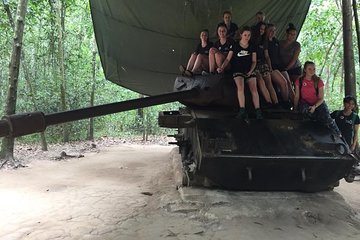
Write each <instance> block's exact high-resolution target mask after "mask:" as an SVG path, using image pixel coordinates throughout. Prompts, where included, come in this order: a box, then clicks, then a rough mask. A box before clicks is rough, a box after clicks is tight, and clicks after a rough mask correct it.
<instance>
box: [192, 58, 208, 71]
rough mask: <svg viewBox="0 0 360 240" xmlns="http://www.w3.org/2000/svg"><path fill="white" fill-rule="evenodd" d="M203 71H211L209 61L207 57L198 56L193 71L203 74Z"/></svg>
mask: <svg viewBox="0 0 360 240" xmlns="http://www.w3.org/2000/svg"><path fill="white" fill-rule="evenodd" d="M203 70H205V71H209V59H208V57H207V56H206V55H203V54H198V55H197V57H196V60H195V64H194V67H193V69H192V70H191V71H192V72H193V73H201V72H202V71H203Z"/></svg>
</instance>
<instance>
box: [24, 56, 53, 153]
mask: <svg viewBox="0 0 360 240" xmlns="http://www.w3.org/2000/svg"><path fill="white" fill-rule="evenodd" d="M21 63H22V68H23V72H24V78H25V81H26V85H27V87H28V95H29V96H30V99H31V102H32V104H33V110H34V111H35V112H36V111H38V107H37V104H36V100H35V92H34V88H33V86H32V83H31V80H30V74H29V67H28V65H27V63H26V61H25V54H24V52H22V54H21ZM40 139H41V149H42V150H43V151H47V150H48V146H47V142H46V137H45V133H44V132H41V133H40Z"/></svg>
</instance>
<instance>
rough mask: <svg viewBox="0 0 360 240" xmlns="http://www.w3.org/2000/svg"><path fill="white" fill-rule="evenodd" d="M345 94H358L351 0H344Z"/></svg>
mask: <svg viewBox="0 0 360 240" xmlns="http://www.w3.org/2000/svg"><path fill="white" fill-rule="evenodd" d="M342 14H343V32H344V33H343V35H344V37H343V38H344V74H345V95H353V96H356V84H355V63H354V51H353V42H352V8H351V0H342Z"/></svg>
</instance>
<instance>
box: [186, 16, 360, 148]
mask: <svg viewBox="0 0 360 240" xmlns="http://www.w3.org/2000/svg"><path fill="white" fill-rule="evenodd" d="M275 32H276V28H275V25H274V24H271V23H265V14H264V13H263V12H257V13H256V24H255V25H254V26H252V27H248V26H244V27H242V28H241V29H238V26H237V25H236V24H235V23H233V22H232V21H231V12H230V11H225V12H224V14H223V22H221V23H219V24H218V26H217V37H218V40H217V41H216V42H215V43H214V44H213V43H212V42H211V41H209V31H208V30H202V31H201V33H200V43H199V45H198V46H197V48H196V50H195V52H194V53H192V54H191V57H190V59H189V61H188V64H187V66H186V67H185V66H180V71H181V73H182V74H183V75H185V76H188V77H191V76H193V74H202V75H209V74H222V73H224V72H229V73H231V74H232V77H233V79H234V81H235V84H236V87H237V97H238V102H239V106H240V110H239V113H238V114H237V118H240V119H246V118H247V113H246V110H245V94H244V89H245V86H244V85H245V83H247V84H248V86H249V90H250V93H251V97H252V103H253V105H254V108H255V113H256V118H257V119H262V112H261V110H260V101H259V94H258V91H259V92H260V93H261V95H262V96H263V98H264V100H265V101H266V103H267V104H268V105H272V106H274V107H278V106H279V102H281V103H282V105H283V106H284V107H285V108H287V109H290V108H292V109H293V110H298V111H299V112H301V113H302V114H303V115H304V116H306V117H309V118H312V119H314V120H317V121H319V122H322V123H324V124H325V125H327V126H328V127H329V128H330V129H332V130H333V132H334V133H335V134H336V135H338V136H342V134H341V132H342V131H346V130H343V129H340V130H341V131H340V130H339V128H338V126H337V123H338V122H340V120H343V119H345V118H346V117H344V115H341V114H340V115H341V119H340V118H339V117H336V115H334V113H332V114H331V115H330V113H329V110H328V107H327V105H326V103H325V101H324V82H323V81H322V80H321V79H320V78H319V77H318V76H317V75H316V68H315V63H314V62H311V61H307V62H305V64H304V66H303V67H302V66H301V63H300V61H299V54H300V51H301V46H300V43H299V42H297V41H296V35H297V30H296V28H295V26H294V25H293V24H291V23H290V24H289V26H288V28H287V29H286V38H285V40H281V41H279V40H278V39H277V38H276V37H275ZM273 84H274V85H273ZM274 86H275V87H274ZM275 89H276V90H275ZM278 97H279V98H280V101H279V99H278ZM348 101H349V98H347V100H346V101H345V100H344V106H345V109H348V110H344V111H343V114H345V115H346V116H350V115H351V114H350V113H353V112H354V111H353V110H354V106H353V105H354V104H355V103H356V100H355V99H352V101H350V102H353V103H351V104H350V103H349V104H348ZM351 107H353V108H352V109H350V108H351ZM349 109H350V110H349ZM349 111H350V112H349ZM349 114H350V115H349ZM354 114H355V113H354ZM353 117H354V115H351V118H353ZM334 119H335V120H336V122H335V121H334ZM348 122H352V124H353V127H352V131H351V132H352V133H353V134H352V136H356V139H350V137H349V136H347V137H346V138H347V142H348V143H349V146H350V147H351V148H352V149H353V148H354V143H355V142H356V143H357V129H358V126H359V123H360V120H359V117H358V116H357V115H356V118H355V119H354V120H352V121H350V120H348ZM338 124H341V127H343V126H345V125H346V124H343V123H338ZM354 126H357V127H356V128H355V127H354ZM347 135H349V134H347Z"/></svg>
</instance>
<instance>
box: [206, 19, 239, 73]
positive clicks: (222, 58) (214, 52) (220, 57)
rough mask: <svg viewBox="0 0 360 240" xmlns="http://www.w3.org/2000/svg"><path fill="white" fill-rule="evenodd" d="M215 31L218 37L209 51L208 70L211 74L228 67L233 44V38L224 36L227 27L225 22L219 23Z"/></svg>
mask: <svg viewBox="0 0 360 240" xmlns="http://www.w3.org/2000/svg"><path fill="white" fill-rule="evenodd" d="M216 32H217V35H218V37H219V39H218V40H217V41H216V42H215V43H214V46H213V47H212V48H211V49H210V52H209V71H210V73H212V74H215V73H224V72H225V71H226V70H229V69H230V60H231V57H232V50H233V46H234V44H235V42H234V40H232V39H231V38H227V37H226V36H227V28H226V25H225V24H219V25H218V27H217V31H216ZM230 53H231V54H230Z"/></svg>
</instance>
